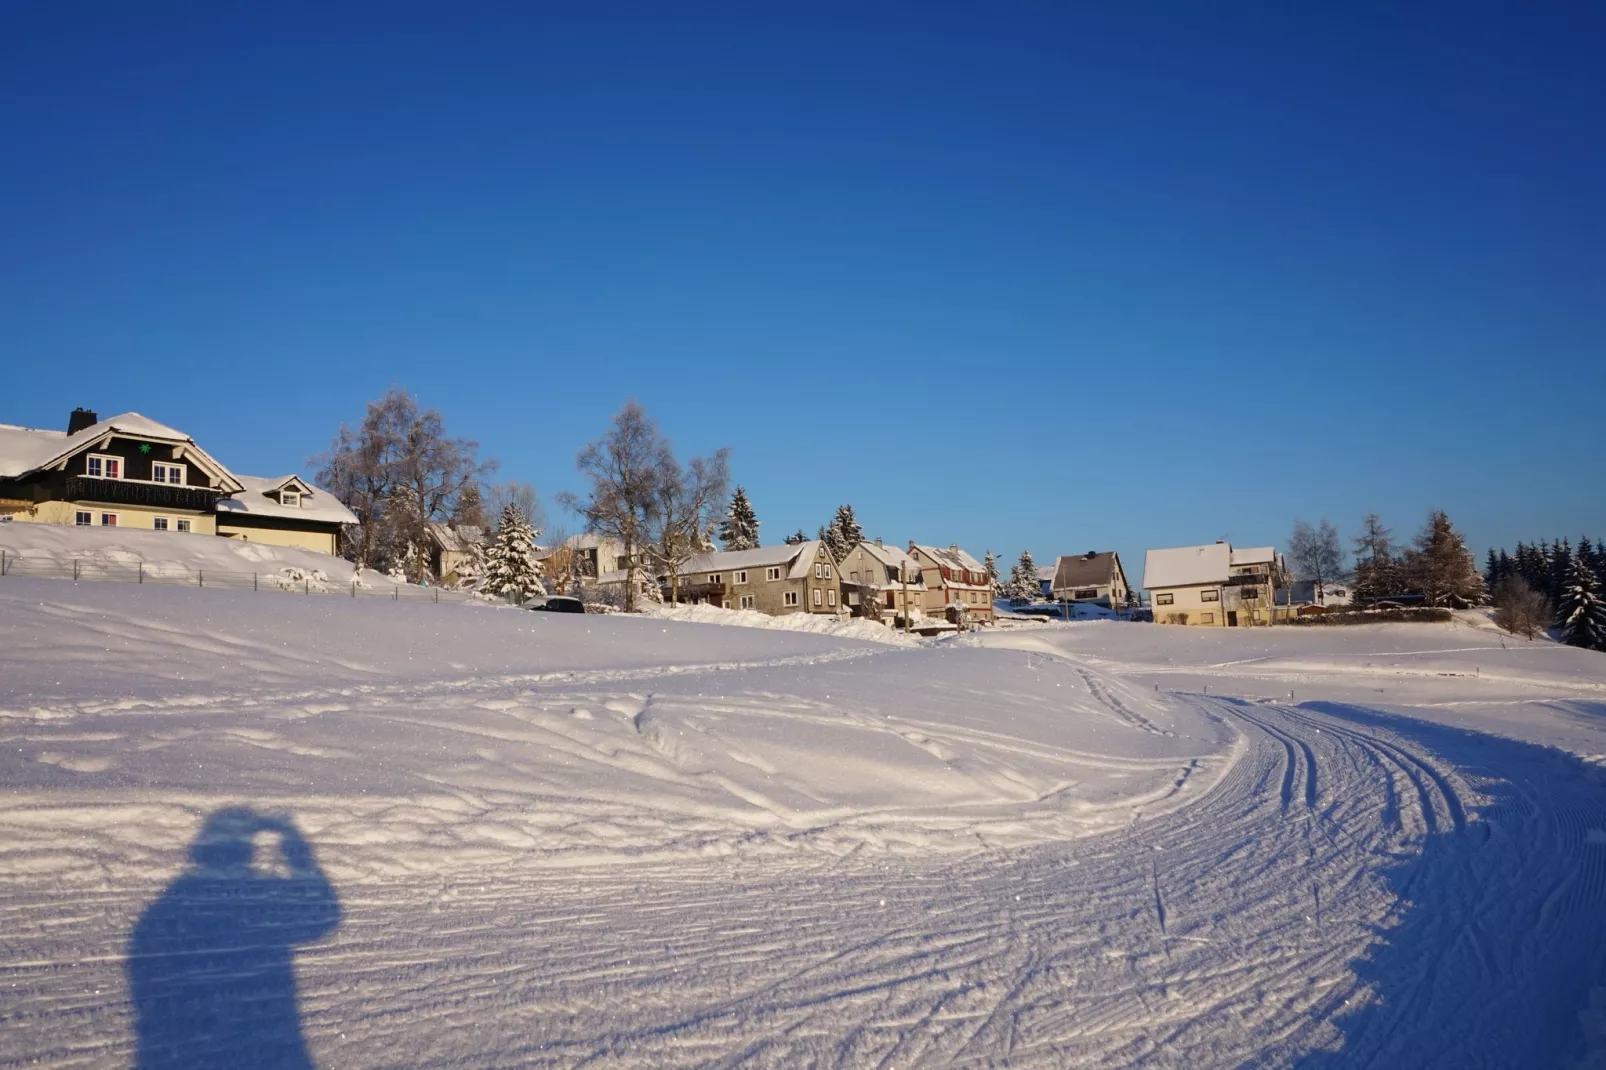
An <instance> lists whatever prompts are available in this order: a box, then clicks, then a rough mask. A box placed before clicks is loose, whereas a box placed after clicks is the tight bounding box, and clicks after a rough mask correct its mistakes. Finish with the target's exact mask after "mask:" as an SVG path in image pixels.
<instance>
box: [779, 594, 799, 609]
mask: <svg viewBox="0 0 1606 1070" xmlns="http://www.w3.org/2000/svg"><path fill="white" fill-rule="evenodd" d="M781 604H782V605H783V606H795V605H797V592H796V591H787V592H786V593H784V594H783V595H781Z"/></svg>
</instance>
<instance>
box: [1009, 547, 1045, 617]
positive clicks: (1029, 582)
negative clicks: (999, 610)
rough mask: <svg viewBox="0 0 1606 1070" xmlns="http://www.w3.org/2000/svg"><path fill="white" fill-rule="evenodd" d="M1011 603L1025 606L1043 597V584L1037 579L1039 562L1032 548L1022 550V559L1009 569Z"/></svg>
mask: <svg viewBox="0 0 1606 1070" xmlns="http://www.w3.org/2000/svg"><path fill="white" fill-rule="evenodd" d="M1006 593H1007V594H1008V595H1009V604H1010V605H1012V606H1024V605H1026V604H1028V603H1030V602H1035V601H1037V600H1038V599H1039V598H1041V597H1042V594H1043V585H1042V583H1041V582H1039V581H1038V579H1037V562H1035V561H1033V560H1032V552H1031V551H1030V550H1022V551H1021V552H1020V560H1019V561H1017V562H1015V564H1014V566H1013V567H1012V568H1010V570H1009V587H1008V590H1007V591H1006Z"/></svg>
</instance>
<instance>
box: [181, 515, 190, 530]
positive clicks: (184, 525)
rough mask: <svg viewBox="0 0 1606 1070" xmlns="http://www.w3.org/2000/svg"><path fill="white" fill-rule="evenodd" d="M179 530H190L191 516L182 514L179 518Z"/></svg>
mask: <svg viewBox="0 0 1606 1070" xmlns="http://www.w3.org/2000/svg"><path fill="white" fill-rule="evenodd" d="M178 530H180V531H189V530H190V520H189V517H184V516H181V517H179V518H178Z"/></svg>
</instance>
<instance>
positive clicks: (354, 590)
mask: <svg viewBox="0 0 1606 1070" xmlns="http://www.w3.org/2000/svg"><path fill="white" fill-rule="evenodd" d="M351 597H353V598H356V597H357V579H356V577H355V576H354V577H352V580H351Z"/></svg>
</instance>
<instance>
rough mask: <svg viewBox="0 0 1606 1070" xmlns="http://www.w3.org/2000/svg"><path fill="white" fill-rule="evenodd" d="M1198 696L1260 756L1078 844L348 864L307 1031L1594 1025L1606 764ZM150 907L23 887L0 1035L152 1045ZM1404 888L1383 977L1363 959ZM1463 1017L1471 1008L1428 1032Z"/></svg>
mask: <svg viewBox="0 0 1606 1070" xmlns="http://www.w3.org/2000/svg"><path fill="white" fill-rule="evenodd" d="M1179 701H1184V702H1188V703H1192V704H1195V705H1196V706H1197V707H1198V708H1199V709H1200V710H1201V711H1204V712H1206V713H1207V714H1208V716H1211V717H1213V718H1219V719H1220V720H1222V721H1223V722H1225V723H1227V724H1229V725H1231V726H1232V727H1233V728H1234V730H1235V731H1236V732H1237V733H1238V742H1237V744H1236V746H1235V748H1234V754H1235V758H1236V760H1234V761H1232V762H1231V764H1230V765H1228V766H1226V767H1225V768H1224V770H1223V774H1222V776H1221V778H1220V779H1219V781H1218V782H1217V783H1216V784H1215V785H1214V787H1213V788H1210V789H1209V790H1207V791H1205V792H1203V793H1200V794H1198V795H1197V796H1196V797H1194V798H1193V799H1192V802H1191V805H1187V806H1182V807H1180V808H1175V809H1171V810H1169V811H1166V812H1163V813H1161V814H1159V815H1158V816H1152V817H1151V816H1148V815H1145V814H1144V813H1143V812H1142V811H1141V809H1140V810H1138V811H1135V812H1134V813H1133V814H1132V815H1131V818H1130V822H1129V823H1128V824H1127V826H1126V827H1125V828H1124V829H1122V830H1121V831H1119V832H1115V833H1111V834H1107V835H1103V836H1096V837H1093V838H1089V839H1083V840H1079V841H1075V842H1073V843H1069V844H1064V845H1058V844H1051V845H1046V846H1040V847H1032V848H1024V849H1019V850H1014V851H1005V852H984V853H981V854H977V855H972V856H969V857H965V858H961V859H957V860H952V861H947V862H939V863H937V864H929V863H925V864H923V863H921V862H919V861H917V860H904V859H897V860H888V859H884V858H882V859H866V860H861V859H857V858H854V857H849V858H845V859H839V860H833V861H828V862H827V861H822V860H820V859H818V858H807V859H802V860H797V859H794V860H792V861H790V862H789V863H788V864H786V865H785V866H782V867H779V868H777V867H775V866H773V865H759V864H756V863H755V862H753V861H751V860H744V859H741V858H730V859H710V860H707V861H706V862H704V863H702V864H690V865H689V864H686V863H677V864H674V865H668V866H663V867H654V866H644V867H601V868H595V869H590V870H584V869H582V870H577V871H574V872H571V873H564V874H562V875H561V876H558V875H554V874H551V873H546V874H542V873H541V872H540V871H539V870H538V869H532V870H529V871H526V872H520V873H517V874H516V875H512V874H506V873H486V874H483V875H480V876H479V877H472V876H469V877H465V876H463V875H461V874H457V875H451V876H448V877H446V878H444V879H441V880H437V881H430V880H428V879H422V878H420V879H415V880H381V881H369V882H362V883H361V884H360V885H359V886H356V887H348V888H345V889H343V896H344V900H345V901H344V912H345V918H346V921H345V923H344V924H343V925H342V927H341V928H340V930H339V931H338V932H337V933H336V934H335V935H334V936H333V937H332V938H330V939H329V940H327V941H325V942H324V943H321V944H318V945H314V946H312V947H310V948H308V949H306V950H305V951H303V952H302V953H301V955H300V956H299V977H300V985H301V995H302V1005H303V1014H304V1017H305V1028H306V1032H307V1035H308V1039H309V1043H310V1044H311V1046H312V1049H313V1051H314V1053H315V1054H316V1055H317V1057H318V1058H319V1059H320V1061H321V1062H323V1063H324V1064H326V1065H331V1066H380V1065H397V1064H411V1065H424V1064H437V1065H440V1064H447V1063H450V1064H453V1065H460V1066H495V1065H509V1064H515V1063H517V1064H527V1065H541V1066H547V1065H550V1066H735V1065H755V1066H783V1065H786V1066H791V1065H804V1064H807V1065H816V1066H886V1067H891V1066H911V1065H933V1064H941V1065H961V1066H963V1065H1003V1064H1013V1065H1024V1066H1033V1065H1036V1066H1041V1065H1073V1064H1074V1065H1092V1066H1125V1065H1132V1064H1135V1063H1142V1064H1148V1065H1168V1066H1169V1065H1179V1066H1180V1065H1188V1064H1204V1065H1237V1064H1239V1063H1241V1062H1243V1061H1246V1060H1248V1061H1255V1062H1259V1063H1262V1064H1265V1065H1286V1064H1292V1063H1294V1062H1296V1061H1297V1059H1298V1056H1299V1054H1300V1053H1302V1052H1307V1051H1310V1050H1312V1049H1321V1048H1322V1047H1324V1046H1332V1045H1335V1044H1338V1043H1339V1042H1340V1040H1341V1038H1340V1031H1341V1030H1345V1026H1346V1018H1347V1017H1348V1016H1355V1017H1356V1018H1357V1019H1363V1020H1364V1028H1362V1029H1360V1030H1359V1031H1354V1032H1351V1035H1349V1036H1348V1037H1347V1040H1345V1041H1344V1047H1343V1050H1342V1057H1341V1058H1338V1061H1337V1062H1335V1064H1334V1065H1354V1066H1404V1065H1411V1066H1418V1065H1422V1066H1425V1065H1438V1066H1447V1067H1448V1066H1472V1065H1515V1064H1514V1063H1512V1062H1510V1061H1508V1058H1507V1057H1511V1058H1515V1059H1516V1060H1517V1062H1523V1063H1525V1064H1526V1065H1549V1063H1548V1062H1544V1061H1534V1062H1527V1057H1528V1056H1534V1057H1538V1056H1539V1055H1541V1054H1542V1053H1544V1052H1546V1051H1547V1050H1549V1051H1551V1052H1552V1053H1554V1050H1555V1047H1556V1044H1557V1043H1558V1041H1557V1038H1558V1037H1561V1036H1564V1035H1566V1030H1565V1023H1564V1022H1563V1021H1560V1020H1559V1019H1562V1018H1564V1016H1565V1013H1566V1012H1567V1010H1568V1008H1565V1007H1559V1008H1558V1007H1554V1006H1550V1005H1549V1002H1550V1001H1549V999H1547V998H1546V993H1547V992H1552V991H1553V989H1552V988H1551V987H1550V981H1549V980H1547V979H1553V978H1554V977H1555V975H1556V972H1557V970H1558V969H1561V968H1565V967H1568V966H1573V967H1577V968H1579V969H1582V967H1583V966H1584V965H1585V964H1586V963H1587V962H1589V961H1591V956H1592V955H1593V956H1596V957H1597V958H1598V952H1599V946H1598V945H1599V939H1598V936H1597V937H1596V938H1595V939H1594V940H1593V941H1592V943H1593V945H1594V946H1591V947H1585V946H1583V945H1584V944H1589V943H1591V941H1587V940H1586V941H1579V939H1578V933H1579V932H1581V931H1583V932H1595V933H1598V926H1599V922H1598V920H1597V919H1598V918H1599V915H1600V910H1601V908H1602V906H1603V905H1606V879H1603V878H1606V851H1603V850H1602V849H1601V848H1600V847H1588V846H1585V832H1586V830H1587V829H1589V828H1600V827H1603V826H1606V805H1603V803H1602V800H1601V796H1600V793H1599V790H1598V787H1596V786H1594V785H1590V784H1586V783H1584V782H1577V783H1566V782H1563V783H1560V784H1556V783H1552V784H1548V785H1547V784H1545V783H1544V780H1543V777H1544V775H1545V773H1546V772H1547V771H1546V770H1545V769H1544V768H1543V767H1542V763H1540V761H1539V759H1534V762H1535V765H1534V767H1532V768H1526V769H1519V770H1516V771H1514V772H1515V775H1513V771H1511V770H1507V771H1506V772H1505V773H1504V775H1502V776H1501V777H1500V778H1499V784H1500V786H1501V788H1504V789H1509V790H1508V791H1504V792H1501V791H1495V790H1494V789H1493V787H1492V784H1491V783H1488V782H1484V783H1482V784H1481V786H1479V781H1480V779H1481V778H1484V777H1487V776H1492V774H1489V773H1487V771H1483V772H1479V771H1468V770H1465V769H1462V768H1458V767H1457V766H1455V765H1454V764H1452V763H1451V762H1448V761H1447V760H1445V758H1443V757H1442V756H1440V755H1438V754H1435V753H1433V752H1432V751H1431V750H1429V749H1427V748H1424V747H1422V746H1420V745H1418V744H1414V743H1412V742H1411V741H1409V740H1408V739H1406V738H1404V737H1401V736H1396V735H1394V734H1392V733H1390V732H1388V731H1386V730H1383V729H1380V728H1378V727H1376V726H1372V725H1364V724H1358V723H1356V722H1353V721H1348V720H1346V719H1344V718H1342V717H1339V716H1334V715H1331V714H1327V713H1322V712H1317V711H1315V710H1311V709H1298V708H1280V707H1274V706H1268V705H1250V704H1247V703H1238V702H1233V701H1231V700H1220V699H1213V698H1212V699H1207V698H1204V697H1202V696H1188V697H1184V698H1181V699H1179ZM637 717H638V718H641V717H647V721H646V722H645V726H644V727H643V731H644V732H646V731H650V724H651V720H650V706H643V708H642V709H641V710H640V711H638V714H637ZM1188 779H1189V777H1188V775H1187V772H1184V774H1183V776H1182V778H1181V780H1179V781H1178V783H1177V784H1176V786H1175V787H1176V790H1178V791H1182V790H1185V789H1186V786H1187V782H1188ZM1497 797H1499V798H1500V799H1501V800H1502V801H1501V802H1500V803H1499V804H1498V805H1494V806H1492V807H1490V808H1488V809H1487V810H1485V811H1484V812H1483V813H1479V812H1478V809H1479V805H1480V803H1481V802H1484V801H1487V800H1490V799H1494V798H1497ZM1385 868H1396V869H1400V870H1403V871H1404V875H1403V876H1399V875H1396V876H1395V877H1394V878H1385V877H1384V876H1383V875H1382V873H1381V871H1382V870H1383V869H1385ZM514 876H516V879H510V877H514ZM1519 878H1520V879H1519ZM1391 879H1392V880H1394V881H1395V882H1396V883H1397V886H1396V887H1391V886H1390V881H1391ZM121 905H122V903H121V900H120V897H119V895H118V893H117V892H116V891H115V890H108V891H106V892H105V893H103V894H101V895H95V894H80V895H78V896H75V897H74V900H73V901H72V902H71V903H70V904H65V905H64V904H61V903H52V902H50V901H49V899H48V897H45V898H40V897H36V896H30V895H28V894H25V893H22V894H19V891H13V892H12V894H9V895H8V896H7V897H6V907H5V915H6V917H5V931H6V932H7V933H8V936H9V939H8V941H7V945H8V955H7V958H8V960H9V961H8V962H7V963H6V964H5V965H4V967H3V970H0V974H3V980H0V991H3V992H4V993H5V995H4V1000H3V1017H4V1019H5V1020H6V1022H7V1026H6V1029H7V1035H8V1036H9V1037H10V1038H11V1040H10V1042H8V1044H7V1045H6V1048H7V1051H6V1052H5V1053H4V1054H3V1055H0V1065H6V1066H11V1065H22V1064H25V1063H29V1062H32V1061H34V1060H43V1061H52V1062H59V1063H62V1064H68V1065H70V1064H82V1065H104V1064H117V1063H119V1062H121V1061H122V1060H123V1059H125V1058H126V1052H127V1043H128V1041H127V1032H126V1030H127V1024H126V1020H125V1021H122V1022H119V1023H118V1024H119V1025H120V1026H121V1028H109V1027H108V1022H107V1019H108V1018H110V1019H117V1018H119V1017H120V1016H121V1017H123V1018H125V1019H126V1010H125V1009H124V1008H123V1006H122V1003H121V997H120V994H119V988H120V969H121V953H122V948H121V946H120V942H121V940H122V939H123V935H124V934H123V932H122V931H121V928H120V927H118V926H115V925H114V926H111V927H108V925H107V922H109V921H112V920H114V919H117V918H119V917H120V914H121V912H120V911H119V909H118V907H120V906H121ZM47 909H48V910H49V911H50V913H51V915H52V919H53V920H52V924H51V925H49V926H42V925H39V924H37V921H36V919H37V918H38V916H39V913H40V912H41V911H44V910H47ZM1407 915H1409V916H1410V917H1411V918H1413V919H1416V920H1415V922H1414V923H1408V924H1409V927H1410V931H1411V934H1412V940H1413V946H1412V947H1410V948H1409V949H1406V951H1405V952H1404V954H1406V955H1407V956H1408V957H1409V959H1410V960H1411V962H1412V963H1413V964H1414V965H1413V968H1412V972H1410V973H1409V974H1408V975H1407V976H1405V977H1403V978H1401V977H1393V978H1390V979H1389V981H1388V983H1387V985H1386V986H1385V987H1387V988H1388V992H1387V994H1386V998H1385V997H1384V995H1383V994H1382V993H1379V992H1377V991H1374V990H1373V989H1372V988H1370V987H1369V985H1368V982H1367V980H1366V979H1365V978H1364V977H1363V976H1357V969H1356V965H1355V964H1356V963H1357V962H1364V961H1365V960H1366V959H1367V955H1368V951H1369V950H1370V949H1372V948H1374V947H1375V946H1376V945H1378V944H1379V943H1380V942H1386V941H1387V940H1388V939H1389V933H1390V931H1391V929H1392V928H1394V927H1397V926H1400V925H1401V924H1402V919H1403V918H1404V917H1405V916H1407ZM66 933H71V934H73V935H72V936H71V937H70V938H69V937H65V936H64V935H63V934H66ZM1569 941H1572V942H1573V944H1574V950H1575V952H1576V954H1575V955H1574V956H1573V959H1571V960H1569V959H1568V952H1567V945H1568V943H1569ZM67 949H70V951H71V956H70V958H69V959H67V960H65V961H64V960H63V959H62V952H63V951H64V950H67ZM1540 949H1544V950H1540ZM1396 953H1398V952H1396ZM1558 955H1559V956H1560V958H1561V959H1562V960H1563V961H1561V962H1558V961H1557V957H1558ZM1365 972H1366V971H1365V970H1364V968H1363V969H1361V970H1360V971H1359V973H1361V974H1365ZM1583 976H1584V975H1583V974H1582V973H1579V974H1578V975H1577V977H1578V979H1579V980H1580V981H1581V980H1582V978H1583ZM1436 1014H1443V1015H1447V1016H1448V1019H1449V1020H1450V1021H1453V1022H1454V1023H1455V1025H1456V1028H1454V1029H1435V1030H1433V1031H1432V1032H1431V1034H1430V1035H1428V1036H1427V1037H1424V1034H1423V1030H1422V1029H1421V1025H1422V1023H1423V1022H1424V1021H1426V1020H1429V1019H1431V1017H1432V1016H1433V1015H1436ZM19 1042H20V1043H19ZM1547 1046H1548V1048H1547ZM1317 1057H1318V1058H1319V1055H1318V1056H1317Z"/></svg>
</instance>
